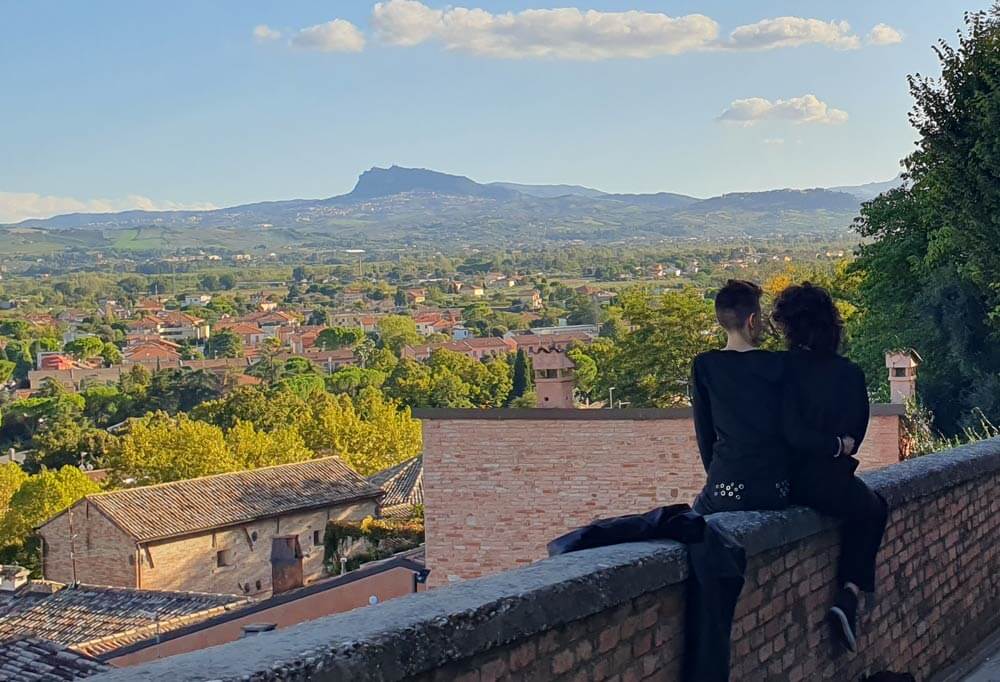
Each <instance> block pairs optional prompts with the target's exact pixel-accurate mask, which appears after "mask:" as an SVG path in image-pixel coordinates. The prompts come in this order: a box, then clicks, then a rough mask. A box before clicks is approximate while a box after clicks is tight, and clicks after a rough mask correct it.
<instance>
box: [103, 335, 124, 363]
mask: <svg viewBox="0 0 1000 682" xmlns="http://www.w3.org/2000/svg"><path fill="white" fill-rule="evenodd" d="M101 359H102V360H104V364H105V365H108V366H111V365H120V364H121V362H122V352H121V350H119V348H118V346H116V345H115V344H113V343H111V342H110V341H106V342H105V343H104V345H103V346H102V347H101Z"/></svg>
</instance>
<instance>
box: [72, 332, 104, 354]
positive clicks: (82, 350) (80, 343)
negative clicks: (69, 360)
mask: <svg viewBox="0 0 1000 682" xmlns="http://www.w3.org/2000/svg"><path fill="white" fill-rule="evenodd" d="M103 350H104V342H103V341H101V340H100V339H99V338H97V337H96V336H84V337H82V338H79V339H75V340H73V341H70V342H69V343H67V344H66V346H65V351H66V352H67V353H69V354H71V355H72V356H73V357H74V358H76V359H77V360H89V359H91V358H96V357H97V356H99V355H100V354H101V351H103Z"/></svg>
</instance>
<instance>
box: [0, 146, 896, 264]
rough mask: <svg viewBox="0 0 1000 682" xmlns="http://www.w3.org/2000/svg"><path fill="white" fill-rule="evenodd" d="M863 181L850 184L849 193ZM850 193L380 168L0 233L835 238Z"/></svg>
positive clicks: (292, 244)
mask: <svg viewBox="0 0 1000 682" xmlns="http://www.w3.org/2000/svg"><path fill="white" fill-rule="evenodd" d="M890 182H892V181H890ZM881 184H885V183H881ZM863 188H864V186H852V187H850V188H849V189H853V190H854V191H855V192H859V193H860V192H862V191H863ZM866 191H868V192H870V191H872V188H869V189H868V190H866ZM861 201H862V198H861V196H859V194H852V193H849V192H842V191H834V190H832V189H824V188H813V189H776V190H767V191H764V192H733V193H728V194H723V195H719V196H716V197H709V198H707V199H699V198H696V197H691V196H688V195H684V194H677V193H671V192H657V193H650V194H624V193H618V194H616V193H606V192H602V191H600V190H597V189H593V188H588V187H582V186H579V185H518V184H516V183H485V184H484V183H479V182H476V181H474V180H472V179H470V178H468V177H465V176H462V175H452V174H449V173H440V172H438V171H433V170H428V169H423V168H403V167H400V166H391V167H389V168H379V167H375V168H371V169H369V170H367V171H365V172H364V173H362V174H361V175H360V176H359V177H358V181H357V183H356V184H355V185H354V188H353V189H352V190H351V191H350V192H348V193H346V194H341V195H336V196H332V197H328V198H325V199H290V200H284V201H266V202H258V203H253V204H242V205H238V206H230V207H226V208H220V209H212V210H202V211H196V210H182V211H142V210H132V211H123V212H119V213H75V214H73V213H71V214H65V215H60V216H53V217H51V218H45V219H31V220H25V221H21V222H19V223H16V224H14V225H7V226H0V235H3V236H4V237H5V238H6V240H7V243H8V244H10V245H11V248H13V249H17V248H20V247H21V246H24V247H25V248H35V247H33V246H31V245H32V244H33V243H35V242H37V241H38V239H36V238H35V237H33V236H31V235H29V234H27V232H28V231H30V232H31V233H32V234H33V235H35V236H36V237H37V235H44V234H50V235H53V236H52V237H51V239H52V240H56V241H57V242H59V243H64V244H65V248H76V247H75V244H77V243H79V242H80V241H81V240H82V241H84V242H86V243H88V244H96V245H97V246H99V247H101V248H114V249H117V248H125V249H132V250H141V249H144V248H149V249H159V250H169V248H170V247H172V246H174V247H175V248H180V245H185V246H192V245H194V246H201V245H205V246H212V247H218V248H224V249H230V250H231V249H234V248H247V247H248V246H250V247H253V248H258V247H259V248H274V247H276V246H280V247H288V248H298V247H314V248H333V247H338V246H344V245H349V246H351V247H352V248H353V247H355V246H357V245H358V244H369V245H383V246H385V245H388V246H399V245H408V244H409V245H412V244H416V243H429V244H433V245H435V246H437V247H442V246H452V245H456V244H468V245H489V246H494V245H499V244H527V243H532V242H540V241H558V242H565V241H593V242H604V243H606V242H613V241H621V240H623V239H627V240H630V239H662V238H718V237H723V238H724V237H733V236H751V237H766V236H787V235H802V234H846V231H847V229H848V228H849V226H850V224H851V222H852V220H853V218H854V217H855V216H856V215H857V211H858V209H859V207H860V203H861ZM57 233H58V239H57V236H56V235H57ZM42 241H44V239H42ZM237 245H238V246H237Z"/></svg>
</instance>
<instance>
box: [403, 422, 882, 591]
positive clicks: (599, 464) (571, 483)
mask: <svg viewBox="0 0 1000 682" xmlns="http://www.w3.org/2000/svg"><path fill="white" fill-rule="evenodd" d="M591 412H596V413H597V414H587V413H586V412H585V411H582V410H569V411H563V410H537V411H526V412H520V411H496V412H494V413H492V414H493V415H496V416H495V417H493V418H489V419H484V418H482V417H483V416H484V415H483V413H482V412H477V411H464V410H445V411H435V410H424V411H418V413H417V414H418V416H419V417H420V418H421V419H422V423H423V441H424V508H425V526H426V533H427V566H428V568H430V569H431V575H430V584H431V585H432V586H439V585H443V584H445V583H447V582H451V581H454V580H459V579H466V578H473V577H477V576H481V575H487V574H490V573H496V572H498V571H503V570H507V569H510V568H514V567H516V566H522V565H525V564H528V563H531V562H532V561H537V560H538V559H541V558H543V557H544V556H545V555H546V553H545V544H546V543H547V542H548V541H549V540H551V539H552V538H554V537H556V536H558V535H560V534H562V533H564V532H566V531H567V530H570V529H572V528H575V527H578V526H581V525H584V524H586V523H589V522H590V521H592V520H593V519H595V518H599V517H604V516H615V515H619V514H629V513H635V512H638V511H646V510H648V509H651V508H653V507H657V506H661V505H667V504H673V503H677V502H691V501H692V500H693V499H694V496H695V495H696V494H697V492H698V491H699V490H700V489H701V487H702V485H703V484H704V481H705V472H704V468H703V465H702V463H701V459H700V457H699V456H698V449H697V444H696V443H695V439H694V426H693V423H692V421H691V418H690V412H689V411H688V410H616V411H610V410H607V411H605V410H601V411H591ZM895 412H896V410H889V409H884V408H881V407H880V408H878V409H876V410H875V411H874V414H873V417H872V420H871V425H870V427H869V433H868V437H867V438H866V440H865V442H864V444H863V446H862V449H861V452H860V453H859V458H860V460H861V462H862V469H873V468H878V467H881V466H885V465H888V464H890V463H893V462H898V461H899V452H900V449H899V448H900V432H899V428H900V417H899V415H898V414H896V413H895ZM512 413H513V414H517V415H518V417H517V418H504V416H503V415H504V414H512ZM581 413H583V414H581ZM535 415H554V417H546V418H541V417H535V418H530V419H525V418H521V417H522V416H527V417H533V416H535ZM615 415H618V417H617V418H616V417H615ZM470 501H472V503H470Z"/></svg>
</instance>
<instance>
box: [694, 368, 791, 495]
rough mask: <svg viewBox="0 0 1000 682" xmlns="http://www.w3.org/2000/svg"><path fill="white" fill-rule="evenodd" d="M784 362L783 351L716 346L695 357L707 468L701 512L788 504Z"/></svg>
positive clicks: (698, 424) (698, 430) (698, 425)
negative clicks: (746, 349)
mask: <svg viewBox="0 0 1000 682" xmlns="http://www.w3.org/2000/svg"><path fill="white" fill-rule="evenodd" d="M784 365H785V363H784V355H783V354H781V353H771V352H769V351H764V350H752V351H746V352H737V351H726V350H713V351H708V352H707V353H702V354H700V355H699V356H698V357H696V358H695V360H694V363H693V365H692V370H691V374H692V380H691V385H692V391H691V403H692V406H693V408H694V427H695V435H696V437H697V441H698V450H699V452H700V453H701V459H702V462H703V463H704V465H705V471H706V472H707V474H708V482H707V484H706V486H705V489H704V490H703V491H702V494H701V495H700V496H699V500H698V502H697V503H696V504H695V509H696V510H698V511H699V512H701V513H706V514H707V513H714V512H718V511H738V510H745V509H780V508H783V507H785V506H787V504H788V499H787V498H788V492H789V491H788V489H789V473H790V472H789V464H790V462H789V454H790V453H789V448H788V445H787V442H786V439H785V434H784V422H783V419H782V410H781V408H782V399H783V391H784V386H783V378H784Z"/></svg>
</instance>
